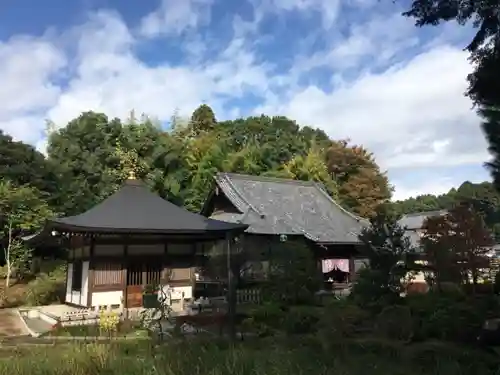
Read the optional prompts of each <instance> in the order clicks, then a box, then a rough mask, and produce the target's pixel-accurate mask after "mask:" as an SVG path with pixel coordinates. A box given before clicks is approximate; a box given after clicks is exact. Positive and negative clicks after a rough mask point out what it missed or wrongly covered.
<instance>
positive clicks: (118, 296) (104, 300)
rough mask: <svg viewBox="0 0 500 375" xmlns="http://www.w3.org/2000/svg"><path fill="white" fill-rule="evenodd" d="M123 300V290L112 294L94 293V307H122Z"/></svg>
mask: <svg viewBox="0 0 500 375" xmlns="http://www.w3.org/2000/svg"><path fill="white" fill-rule="evenodd" d="M122 298H123V291H122V290H115V291H111V292H93V293H92V306H108V305H121V304H122Z"/></svg>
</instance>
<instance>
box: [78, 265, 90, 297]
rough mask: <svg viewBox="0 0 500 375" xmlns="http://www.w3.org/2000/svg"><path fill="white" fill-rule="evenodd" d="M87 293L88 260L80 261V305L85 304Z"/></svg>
mask: <svg viewBox="0 0 500 375" xmlns="http://www.w3.org/2000/svg"><path fill="white" fill-rule="evenodd" d="M88 295H89V262H88V261H85V262H82V296H81V299H80V305H82V306H87V297H88Z"/></svg>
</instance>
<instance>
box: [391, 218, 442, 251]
mask: <svg viewBox="0 0 500 375" xmlns="http://www.w3.org/2000/svg"><path fill="white" fill-rule="evenodd" d="M447 213H448V211H446V210H437V211H426V212H416V213H411V214H406V215H404V216H403V217H401V219H400V220H399V225H401V227H403V228H406V232H405V234H406V236H407V237H408V238H409V240H410V243H411V245H412V246H413V247H414V248H416V249H418V248H420V245H421V244H420V235H419V234H418V231H419V230H420V229H422V226H423V225H424V221H425V220H426V219H427V218H429V217H434V216H441V215H446V214H447Z"/></svg>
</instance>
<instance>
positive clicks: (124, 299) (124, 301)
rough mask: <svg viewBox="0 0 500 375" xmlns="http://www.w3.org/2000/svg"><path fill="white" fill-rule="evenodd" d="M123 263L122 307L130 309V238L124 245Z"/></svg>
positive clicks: (126, 239)
mask: <svg viewBox="0 0 500 375" xmlns="http://www.w3.org/2000/svg"><path fill="white" fill-rule="evenodd" d="M122 259H123V261H122V288H123V296H122V305H123V308H124V309H126V308H128V301H127V271H128V238H125V243H124V245H123V258H122Z"/></svg>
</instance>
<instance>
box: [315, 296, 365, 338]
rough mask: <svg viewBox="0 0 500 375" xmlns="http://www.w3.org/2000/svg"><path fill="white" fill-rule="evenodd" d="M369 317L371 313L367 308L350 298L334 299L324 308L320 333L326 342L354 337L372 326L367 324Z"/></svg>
mask: <svg viewBox="0 0 500 375" xmlns="http://www.w3.org/2000/svg"><path fill="white" fill-rule="evenodd" d="M369 318H370V314H369V312H368V311H367V310H366V309H363V308H361V307H360V306H359V305H357V304H355V303H352V302H351V301H350V300H348V299H344V300H334V301H332V302H330V303H328V304H327V305H326V306H325V308H324V311H323V314H322V317H321V321H320V330H319V332H318V334H319V335H320V336H321V337H322V339H323V340H324V341H325V342H326V343H328V342H331V340H339V339H344V338H347V337H353V336H355V335H356V334H357V333H359V332H363V331H366V330H367V329H370V328H371V327H369V326H367V322H369Z"/></svg>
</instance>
